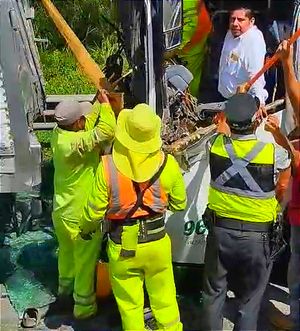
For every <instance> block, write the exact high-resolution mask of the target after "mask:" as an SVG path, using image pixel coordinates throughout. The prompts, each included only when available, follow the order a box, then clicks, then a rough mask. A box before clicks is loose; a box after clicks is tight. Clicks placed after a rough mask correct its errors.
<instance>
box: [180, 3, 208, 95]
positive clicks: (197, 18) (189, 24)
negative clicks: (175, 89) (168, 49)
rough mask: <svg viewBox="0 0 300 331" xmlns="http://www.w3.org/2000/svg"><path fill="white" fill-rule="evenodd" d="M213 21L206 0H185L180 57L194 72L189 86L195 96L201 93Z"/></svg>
mask: <svg viewBox="0 0 300 331" xmlns="http://www.w3.org/2000/svg"><path fill="white" fill-rule="evenodd" d="M211 28H212V23H211V20H210V17H209V14H208V12H207V9H206V6H205V2H204V0H183V34H182V49H181V50H182V52H181V53H180V54H179V56H180V58H181V59H182V60H184V61H186V62H187V64H186V66H187V68H188V69H189V70H190V72H191V73H192V74H193V76H194V79H193V80H192V82H191V84H190V86H189V88H190V91H191V94H192V95H194V96H195V97H197V96H198V94H199V87H200V82H201V76H202V68H203V63H204V62H203V61H204V58H205V56H206V53H207V37H208V34H209V32H210V31H211Z"/></svg>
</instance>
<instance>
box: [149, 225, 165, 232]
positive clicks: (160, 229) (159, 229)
mask: <svg viewBox="0 0 300 331" xmlns="http://www.w3.org/2000/svg"><path fill="white" fill-rule="evenodd" d="M164 229H165V227H164V226H162V227H160V228H157V229H154V230H147V234H155V233H158V232H160V231H163V230H164Z"/></svg>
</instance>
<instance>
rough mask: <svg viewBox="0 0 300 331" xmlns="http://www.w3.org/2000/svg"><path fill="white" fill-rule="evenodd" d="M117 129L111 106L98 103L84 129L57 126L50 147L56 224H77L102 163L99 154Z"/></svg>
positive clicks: (88, 117)
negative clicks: (57, 222)
mask: <svg viewBox="0 0 300 331" xmlns="http://www.w3.org/2000/svg"><path fill="white" fill-rule="evenodd" d="M115 126H116V119H115V115H114V113H113V111H112V109H111V107H110V105H109V104H102V105H100V104H99V103H95V104H94V105H93V108H92V111H91V113H90V114H89V115H87V116H86V124H85V130H84V131H79V132H74V131H67V130H63V129H61V128H59V127H56V128H55V129H54V130H53V135H52V139H51V148H52V151H53V163H54V170H55V171H54V199H53V213H52V217H53V220H54V221H57V220H59V219H60V218H63V219H64V220H65V221H70V222H76V223H78V221H79V220H80V218H81V215H82V209H83V206H84V203H85V201H86V198H87V195H88V192H89V189H90V187H91V184H92V182H93V179H94V175H95V172H96V169H97V166H98V164H99V153H100V152H101V151H103V150H104V149H105V147H106V146H107V145H108V144H111V142H112V140H113V138H114V131H115Z"/></svg>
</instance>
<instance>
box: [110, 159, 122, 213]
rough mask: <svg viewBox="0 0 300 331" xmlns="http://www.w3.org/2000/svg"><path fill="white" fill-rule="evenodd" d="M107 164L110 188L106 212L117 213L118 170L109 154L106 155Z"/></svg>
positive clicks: (118, 203) (118, 200)
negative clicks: (109, 200)
mask: <svg viewBox="0 0 300 331" xmlns="http://www.w3.org/2000/svg"><path fill="white" fill-rule="evenodd" d="M107 162H108V163H107V166H108V168H109V187H110V190H111V206H110V208H109V210H108V213H109V214H110V213H117V212H118V211H119V210H120V191H119V183H118V171H117V169H116V167H115V165H114V162H113V159H112V157H111V155H108V156H107Z"/></svg>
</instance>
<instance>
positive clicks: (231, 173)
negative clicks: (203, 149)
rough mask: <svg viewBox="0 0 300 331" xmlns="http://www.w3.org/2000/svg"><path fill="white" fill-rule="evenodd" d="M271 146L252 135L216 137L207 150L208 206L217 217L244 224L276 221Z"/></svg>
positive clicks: (272, 147)
mask: <svg viewBox="0 0 300 331" xmlns="http://www.w3.org/2000/svg"><path fill="white" fill-rule="evenodd" d="M275 152H276V150H275V146H274V144H272V143H263V142H260V141H258V140H257V139H256V137H255V136H254V135H248V136H244V137H242V138H239V139H237V138H236V137H235V136H234V135H233V139H230V138H228V137H226V136H224V135H222V134H219V135H217V136H216V138H215V140H214V142H213V144H212V146H211V148H210V168H211V184H210V189H209V197H208V206H209V208H210V209H212V210H214V211H215V212H216V214H217V215H218V216H220V217H225V218H233V219H238V220H242V221H248V222H258V223H263V222H271V221H274V220H275V219H276V209H277V205H278V202H277V200H276V198H275V186H276V183H275V179H276V178H275V173H276V168H275V159H276V158H275V154H276V153H275Z"/></svg>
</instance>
